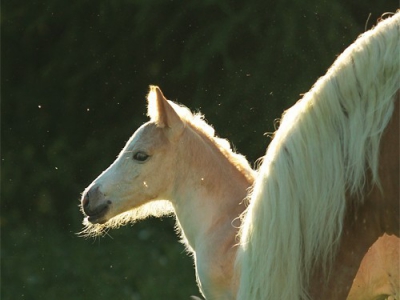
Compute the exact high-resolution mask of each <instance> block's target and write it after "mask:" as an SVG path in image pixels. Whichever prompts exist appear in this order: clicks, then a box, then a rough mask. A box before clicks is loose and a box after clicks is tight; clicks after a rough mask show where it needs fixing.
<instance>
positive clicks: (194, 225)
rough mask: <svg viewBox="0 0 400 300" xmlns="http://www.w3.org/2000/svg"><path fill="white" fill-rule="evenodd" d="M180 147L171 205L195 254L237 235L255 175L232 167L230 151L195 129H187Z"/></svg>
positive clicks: (242, 167)
mask: <svg viewBox="0 0 400 300" xmlns="http://www.w3.org/2000/svg"><path fill="white" fill-rule="evenodd" d="M181 145H183V146H181V147H180V149H179V156H180V159H179V162H178V164H179V167H178V168H177V170H180V172H179V174H177V178H176V180H175V182H176V183H177V185H176V187H175V190H174V192H175V195H174V196H173V200H172V204H173V206H174V209H175V212H176V216H177V222H178V226H179V227H180V229H181V231H182V238H183V241H184V242H185V243H186V245H187V246H188V247H189V249H191V250H193V251H195V252H196V251H198V250H199V247H205V244H207V243H215V237H218V240H219V241H220V242H221V243H223V242H224V240H226V239H231V238H232V237H234V236H235V235H236V233H237V228H238V227H239V225H240V224H239V223H238V222H239V220H238V217H239V215H240V214H241V213H242V212H243V211H244V209H245V203H244V201H243V200H244V199H245V198H246V196H247V190H248V188H249V187H250V186H251V185H252V183H253V181H254V172H253V170H251V168H250V167H249V165H248V164H247V165H242V166H240V167H238V166H235V164H234V162H233V160H232V159H230V157H229V154H230V153H232V151H231V150H230V149H222V148H221V147H222V146H219V145H217V144H216V143H215V141H214V140H213V139H212V138H210V137H208V136H206V135H205V134H203V133H201V132H198V131H197V130H196V129H194V128H191V127H187V128H186V130H185V134H183V136H182V143H181ZM227 151H230V152H229V153H227ZM232 155H235V154H233V153H232ZM211 246H212V247H213V249H215V247H218V245H215V244H213V245H211ZM232 246H233V245H232Z"/></svg>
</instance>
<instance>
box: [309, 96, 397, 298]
mask: <svg viewBox="0 0 400 300" xmlns="http://www.w3.org/2000/svg"><path fill="white" fill-rule="evenodd" d="M396 97H397V100H396V105H395V110H394V112H393V116H392V119H391V121H390V123H389V125H388V126H387V128H386V130H385V133H384V134H383V137H382V141H381V147H380V157H379V162H380V164H379V176H380V178H379V179H380V183H381V187H378V186H376V185H375V186H373V187H371V186H370V185H368V184H366V185H365V188H364V195H363V201H362V202H363V204H362V205H359V206H352V203H354V202H355V201H353V200H356V199H352V198H351V197H349V198H348V199H347V201H348V211H347V213H346V219H345V223H344V231H343V233H342V238H341V242H340V246H339V250H338V253H337V256H336V259H335V260H334V262H333V264H332V269H331V273H330V276H329V280H328V282H326V279H325V277H324V276H323V275H322V271H321V270H318V271H316V272H315V274H314V276H313V279H312V281H311V284H310V287H311V288H310V294H311V296H312V299H332V300H333V299H346V297H347V296H348V298H347V299H349V300H368V299H386V297H384V296H385V295H386V296H387V297H388V296H390V295H397V296H398V297H399V296H400V294H399V292H400V282H399V280H400V277H399V256H400V240H399V230H400V227H399V226H400V225H399V224H400V222H399V217H400V210H399V207H400V203H399V199H400V198H399V182H400V181H399V173H400V170H399V157H400V154H399V127H400V121H399V113H400V112H399V110H400V105H399V103H400V93H399V92H398V93H397V95H396ZM367 181H368V180H367ZM353 279H354V280H353ZM379 296H380V297H381V298H379Z"/></svg>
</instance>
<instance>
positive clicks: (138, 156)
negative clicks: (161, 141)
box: [133, 151, 149, 162]
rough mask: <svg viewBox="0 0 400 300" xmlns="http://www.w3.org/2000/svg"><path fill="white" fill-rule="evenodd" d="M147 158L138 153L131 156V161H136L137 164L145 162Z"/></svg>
mask: <svg viewBox="0 0 400 300" xmlns="http://www.w3.org/2000/svg"><path fill="white" fill-rule="evenodd" d="M148 158H149V155H147V154H146V153H144V152H141V151H138V152H136V153H135V154H133V159H134V160H137V161H139V162H145V161H146V160H147V159H148Z"/></svg>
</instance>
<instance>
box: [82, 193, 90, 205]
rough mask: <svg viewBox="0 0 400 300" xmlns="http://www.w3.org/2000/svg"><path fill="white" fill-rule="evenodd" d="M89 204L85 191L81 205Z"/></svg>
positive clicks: (87, 194)
mask: <svg viewBox="0 0 400 300" xmlns="http://www.w3.org/2000/svg"><path fill="white" fill-rule="evenodd" d="M88 205H89V193H85V195H84V196H83V199H82V207H83V208H86V207H88Z"/></svg>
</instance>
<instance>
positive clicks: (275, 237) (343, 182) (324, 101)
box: [236, 13, 400, 300]
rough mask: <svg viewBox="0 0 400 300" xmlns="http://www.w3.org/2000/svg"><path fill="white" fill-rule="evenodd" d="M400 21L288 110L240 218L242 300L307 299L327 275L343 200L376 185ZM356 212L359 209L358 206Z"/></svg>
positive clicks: (363, 39) (386, 24)
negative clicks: (316, 277) (312, 283)
mask: <svg viewBox="0 0 400 300" xmlns="http://www.w3.org/2000/svg"><path fill="white" fill-rule="evenodd" d="M399 74H400V13H397V14H396V15H394V16H393V17H391V18H388V19H387V20H384V21H382V22H381V23H379V24H378V25H377V26H376V28H374V29H373V30H370V31H368V32H365V33H364V34H362V35H361V36H360V37H359V38H358V39H357V40H356V41H355V42H354V43H353V44H352V45H351V46H350V47H349V48H347V49H346V50H345V51H344V52H343V53H342V54H341V55H340V56H339V57H338V59H337V60H336V61H335V63H334V64H333V65H332V67H331V68H330V69H329V70H328V72H327V74H326V75H325V76H323V77H321V78H320V79H319V80H318V81H317V82H316V84H315V85H314V86H313V88H312V89H311V90H310V91H309V92H308V93H307V94H305V95H304V97H303V99H302V100H300V101H299V102H297V103H296V105H294V106H293V107H292V108H290V109H289V110H287V111H286V112H285V113H284V115H283V118H282V121H281V124H280V127H279V129H278V130H277V132H276V134H275V137H274V139H273V141H272V142H271V144H270V146H269V148H268V150H267V153H266V155H265V157H264V159H263V164H262V165H261V167H260V170H259V176H258V178H257V179H256V183H255V186H254V189H253V192H252V196H251V200H250V204H249V207H248V209H247V211H246V212H245V213H244V214H243V225H242V228H241V232H240V238H241V242H240V250H239V253H238V257H237V262H236V263H237V268H238V271H239V273H240V286H239V292H238V299H246V300H251V299H306V298H307V297H308V295H307V290H308V285H309V279H310V274H311V272H312V270H313V267H314V266H316V265H317V264H318V265H322V266H323V268H325V271H326V273H327V275H328V273H329V272H328V271H329V267H330V264H331V262H332V260H333V259H334V257H335V251H336V250H337V248H338V245H339V242H340V237H341V233H342V227H343V221H344V217H345V211H346V206H347V205H348V204H349V203H347V202H346V196H349V195H353V196H354V195H356V196H358V197H352V199H358V200H357V201H358V204H361V203H362V198H363V197H362V196H363V195H362V193H363V189H364V188H365V185H366V173H367V171H368V172H369V173H370V174H371V179H372V184H378V185H379V178H378V165H379V161H378V158H379V145H380V140H381V136H382V133H383V131H384V129H385V127H386V126H387V124H388V122H389V120H390V118H391V116H392V112H393V109H394V100H393V99H394V95H395V94H396V92H397V91H398V90H399V87H400V86H399V83H400V75H399ZM355 204H357V203H355Z"/></svg>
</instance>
